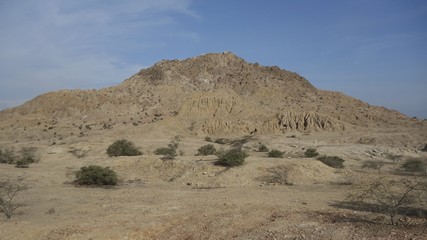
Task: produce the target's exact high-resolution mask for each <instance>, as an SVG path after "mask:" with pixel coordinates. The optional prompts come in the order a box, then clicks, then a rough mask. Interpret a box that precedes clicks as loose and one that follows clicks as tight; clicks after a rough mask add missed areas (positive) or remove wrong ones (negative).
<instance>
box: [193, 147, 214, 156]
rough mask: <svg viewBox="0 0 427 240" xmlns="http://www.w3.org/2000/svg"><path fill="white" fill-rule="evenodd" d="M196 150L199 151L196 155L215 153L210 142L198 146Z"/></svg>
mask: <svg viewBox="0 0 427 240" xmlns="http://www.w3.org/2000/svg"><path fill="white" fill-rule="evenodd" d="M197 151H198V152H199V153H198V154H197V155H198V156H207V155H215V154H216V149H215V147H214V145H212V144H208V145H204V146H202V147H200V148H199V149H197Z"/></svg>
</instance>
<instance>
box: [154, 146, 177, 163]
mask: <svg viewBox="0 0 427 240" xmlns="http://www.w3.org/2000/svg"><path fill="white" fill-rule="evenodd" d="M154 154H156V155H163V158H162V159H164V160H167V159H169V160H172V159H174V158H175V157H176V150H175V149H173V148H170V147H161V148H157V149H156V150H154Z"/></svg>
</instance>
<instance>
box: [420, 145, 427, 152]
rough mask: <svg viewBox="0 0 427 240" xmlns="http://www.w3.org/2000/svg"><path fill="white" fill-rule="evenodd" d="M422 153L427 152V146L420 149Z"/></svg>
mask: <svg viewBox="0 0 427 240" xmlns="http://www.w3.org/2000/svg"><path fill="white" fill-rule="evenodd" d="M420 150H421V151H422V152H427V144H425V145H424V147H421V149H420Z"/></svg>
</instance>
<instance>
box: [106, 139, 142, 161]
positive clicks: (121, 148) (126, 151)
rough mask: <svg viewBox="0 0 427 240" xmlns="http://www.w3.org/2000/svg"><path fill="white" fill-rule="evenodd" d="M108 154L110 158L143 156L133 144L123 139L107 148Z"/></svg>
mask: <svg viewBox="0 0 427 240" xmlns="http://www.w3.org/2000/svg"><path fill="white" fill-rule="evenodd" d="M107 154H108V156H110V157H117V156H138V155H142V152H141V151H139V150H138V149H137V148H136V147H135V144H134V143H133V142H130V141H128V140H126V139H121V140H117V141H115V142H114V143H113V144H111V145H110V146H109V147H108V148H107Z"/></svg>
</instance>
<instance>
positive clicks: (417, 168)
mask: <svg viewBox="0 0 427 240" xmlns="http://www.w3.org/2000/svg"><path fill="white" fill-rule="evenodd" d="M401 167H402V169H404V170H405V171H407V172H424V171H425V170H426V163H425V162H424V161H423V160H421V159H418V158H412V159H408V160H406V161H405V162H404V163H403V164H402V165H401Z"/></svg>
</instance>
